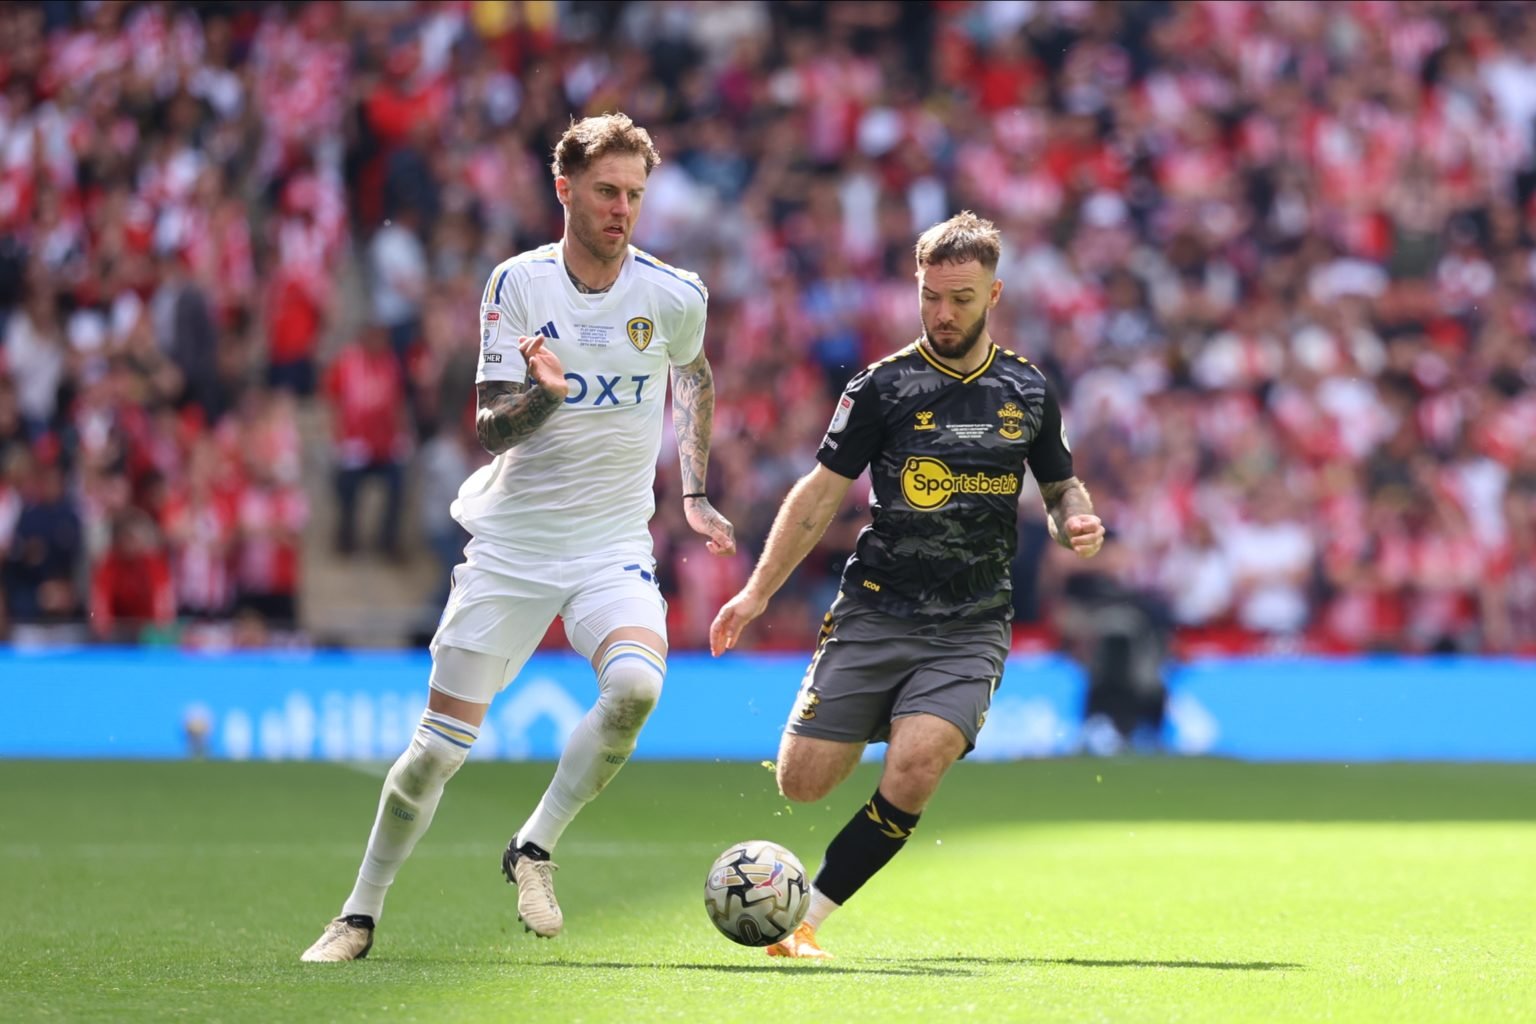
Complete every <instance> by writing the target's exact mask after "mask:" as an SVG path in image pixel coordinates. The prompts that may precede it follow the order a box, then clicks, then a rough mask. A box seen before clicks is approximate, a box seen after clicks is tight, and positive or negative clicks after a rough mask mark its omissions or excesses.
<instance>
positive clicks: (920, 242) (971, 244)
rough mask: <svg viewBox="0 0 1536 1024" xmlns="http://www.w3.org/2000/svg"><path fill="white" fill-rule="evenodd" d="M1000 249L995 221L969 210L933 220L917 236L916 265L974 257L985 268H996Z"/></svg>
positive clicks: (1001, 248)
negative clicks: (945, 218)
mask: <svg viewBox="0 0 1536 1024" xmlns="http://www.w3.org/2000/svg"><path fill="white" fill-rule="evenodd" d="M1002 253H1003V237H1002V235H1000V234H999V233H998V230H997V225H995V224H993V223H992V222H991V221H989V220H986V219H984V218H981V217H978V216H976V215H975V214H974V213H972V212H971V211H970V210H963V211H961V212H960V213H957V214H955V215H954V216H953V217H951V218H949V220H946V221H945V222H944V223H942V224H935V225H934V226H933V227H931V228H929V229H928V230H927V231H924V232H923V233H922V234H921V235H919V236H918V238H917V265H918V267H919V268H922V267H931V266H933V265H934V264H936V263H968V262H970V261H971V260H976V261H977V262H979V263H980V264H981V265H982V266H984V267H986V268H987V269H988V270H996V269H997V260H998V257H1000V256H1001V255H1002Z"/></svg>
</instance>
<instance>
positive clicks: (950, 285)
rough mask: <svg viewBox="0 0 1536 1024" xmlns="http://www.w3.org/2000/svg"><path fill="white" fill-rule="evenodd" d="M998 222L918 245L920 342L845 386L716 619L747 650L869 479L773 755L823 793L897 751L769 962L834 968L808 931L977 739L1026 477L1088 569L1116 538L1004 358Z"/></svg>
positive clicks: (892, 851) (1057, 418)
mask: <svg viewBox="0 0 1536 1024" xmlns="http://www.w3.org/2000/svg"><path fill="white" fill-rule="evenodd" d="M1000 253H1001V242H1000V239H999V236H998V232H997V229H996V228H995V227H993V225H992V224H991V223H990V222H989V221H986V220H982V219H981V218H979V217H976V216H975V215H974V214H971V213H969V212H966V213H961V214H959V215H957V216H955V217H952V218H950V219H949V220H947V221H945V222H944V223H942V224H938V225H936V226H934V227H932V228H929V229H928V230H927V231H925V232H924V233H923V235H922V237H921V238H919V239H918V242H917V283H918V294H919V308H920V310H921V313H922V322H923V336H922V337H921V338H919V339H918V340H917V341H915V342H913V343H912V344H911V345H908V346H907V347H906V348H903V349H902V350H901V351H899V352H897V353H896V354H895V355H892V356H890V357H888V358H886V359H883V360H881V361H880V362H878V363H875V364H874V365H872V366H870V367H869V368H868V369H866V370H864V371H863V372H861V373H859V374H857V375H856V376H855V377H854V378H853V379H852V380H851V381H849V383H848V386H847V388H846V389H845V390H844V391H843V394H842V397H841V398H840V399H839V400H838V403H837V409H836V411H835V413H834V414H833V416H832V422H831V425H830V426H829V427H828V428H827V434H826V437H825V438H824V439H823V440H822V443H821V449H820V450H819V451H818V452H817V454H816V459H817V463H818V465H817V466H816V467H815V468H814V469H812V470H811V472H810V473H808V474H806V475H805V476H804V477H802V478H801V479H800V480H799V482H798V483H796V484H795V486H794V487H793V488H792V489H791V490H790V492H789V496H788V497H786V498H785V499H784V504H783V505H782V506H781V507H780V509H779V512H778V516H777V517H776V518H775V520H774V524H773V528H772V530H771V531H770V533H769V536H768V543H767V545H766V547H765V548H764V550H763V553H762V557H761V558H759V559H758V563H757V568H756V569H755V570H754V571H753V573H752V576H751V578H750V579H749V580H748V581H747V584H746V586H745V587H743V588H742V590H741V592H740V593H739V594H737V595H736V596H735V597H733V598H732V599H731V600H730V601H729V602H727V603H726V605H725V606H724V607H723V608H721V609H720V613H719V614H718V615H717V616H716V617H715V621H714V623H713V624H712V625H711V627H710V635H709V641H710V650H711V652H712V653H713V654H715V655H716V656H719V655H720V654H721V653H723V652H724V651H727V650H729V649H730V648H732V647H733V646H735V644H736V642H737V640H739V639H740V637H741V634H742V630H743V629H745V628H746V626H747V625H748V624H749V623H750V622H752V620H753V619H755V618H757V617H758V616H759V615H761V614H762V613H763V610H764V609H765V608H766V607H767V605H768V601H769V599H770V598H771V597H772V596H773V594H774V593H775V592H776V591H777V590H778V589H779V587H781V586H782V585H783V584H784V581H785V580H786V579H788V578H789V575H790V573H791V572H793V571H794V568H795V566H797V565H798V564H799V563H800V561H801V559H803V558H804V557H805V556H806V555H807V554H808V553H809V552H810V551H811V549H812V548H813V547H814V546H815V544H816V542H817V541H818V540H819V539H820V538H821V535H822V534H823V533H824V532H825V530H826V528H827V526H828V524H830V523H831V521H832V518H833V516H834V515H835V514H836V512H837V510H838V507H839V506H840V505H841V503H842V500H843V497H844V495H846V494H847V492H848V488H849V486H850V485H851V484H852V483H853V481H854V480H855V479H856V478H857V477H858V476H859V474H860V473H862V472H863V471H864V469H865V467H868V468H869V471H870V474H871V479H872V483H873V492H874V500H873V502H872V507H871V513H872V521H871V523H870V524H869V525H868V526H866V527H865V528H864V530H863V531H862V532H861V533H860V534H859V539H858V546H857V549H856V551H855V553H854V555H853V556H852V557H851V558H850V559H849V560H848V564H847V566H846V567H845V568H844V570H843V579H842V587H841V590H840V593H839V594H838V597H837V599H836V600H835V601H834V602H833V603H832V608H831V610H830V611H829V612H828V613H827V616H826V620H825V622H824V623H823V626H822V630H821V637H820V639H819V641H818V642H817V646H816V653H815V655H814V656H813V657H812V658H811V663H810V667H809V668H808V669H807V670H806V673H805V678H804V682H803V683H802V685H801V688H800V694H799V697H798V698H797V699H796V701H795V704H794V707H793V709H792V710H791V712H790V715H789V722H788V724H787V725H786V726H785V728H784V736H783V742H782V744H781V746H780V747H779V760H778V780H779V790H780V792H782V793H783V794H784V796H785V797H787V798H788V799H790V800H796V801H807V802H808V801H815V800H821V799H823V798H824V797H825V796H826V795H827V794H828V793H830V792H831V791H832V790H833V789H834V788H835V787H836V786H837V785H838V784H839V783H840V782H842V781H843V780H844V779H846V778H847V777H848V774H849V773H850V772H851V771H852V770H853V768H854V766H855V765H857V764H858V762H859V758H860V756H861V755H862V754H863V752H864V747H865V745H866V744H868V743H871V742H887V743H889V747H888V748H887V750H886V755H885V766H884V770H883V772H882V774H881V777H880V785H879V787H878V788H877V789H876V790H875V793H874V795H873V796H872V797H870V799H869V801H868V802H867V803H866V804H865V805H864V806H863V807H861V808H860V809H859V810H858V811H857V812H855V814H854V815H853V817H852V818H851V819H850V820H849V822H848V824H847V825H845V826H843V829H842V831H841V832H839V833H838V834H837V835H836V836H835V837H834V838H833V839H832V842H831V844H830V845H828V847H827V851H826V856H825V859H824V860H823V862H822V865H821V870H820V871H819V872H818V874H817V875H816V879H815V886H814V888H813V890H812V894H811V908H810V911H809V913H807V915H806V918H805V921H804V922H803V923H802V924H801V925H800V927H799V928H798V929H797V930H796V931H795V933H794V934H793V935H792V936H790V937H789V938H787V939H785V940H784V941H783V942H780V943H777V944H775V945H773V946H770V947H768V953H769V955H771V956H790V957H827V956H828V955H829V954H828V953H827V952H825V951H824V950H822V949H821V947H820V946H819V945H818V944H817V941H816V930H817V929H818V928H819V927H820V926H821V924H822V922H823V921H825V920H826V918H827V916H828V915H829V914H831V912H832V911H834V910H836V909H837V908H838V907H840V906H841V905H842V904H843V903H845V902H847V900H848V898H849V897H851V896H852V895H853V894H854V893H855V892H857V891H858V890H859V888H860V887H861V886H862V885H863V884H864V883H865V882H867V881H869V879H870V878H872V877H873V876H874V874H875V872H877V871H879V870H880V869H881V868H882V867H884V866H885V865H886V863H888V862H889V861H890V859H891V858H892V857H893V856H895V855H896V852H897V851H898V850H900V849H901V847H902V846H903V845H904V844H905V843H906V841H907V839H908V837H909V836H911V834H912V830H913V829H914V828H916V827H917V822H918V818H919V816H920V815H921V814H922V811H923V808H924V807H926V806H927V804H928V801H929V799H930V798H932V796H933V794H934V792H935V791H936V790H937V789H938V786H939V780H940V779H941V778H943V776H944V773H945V771H947V770H948V768H949V766H950V765H951V764H953V763H954V762H955V761H956V760H958V759H959V758H961V757H964V756H965V755H966V754H967V753H969V752H970V751H971V750H972V749H973V748H974V747H975V745H976V735H977V733H978V732H979V731H980V730H981V726H982V722H983V721H984V720H985V718H986V714H987V708H988V707H989V705H990V704H991V700H992V694H993V692H994V691H995V690H996V689H997V685H998V683H999V681H1000V680H1001V678H1002V673H1003V661H1004V659H1005V658H1006V657H1007V654H1008V648H1009V638H1010V636H1009V635H1010V630H1009V622H1010V619H1011V617H1012V600H1011V594H1012V584H1011V582H1010V580H1009V565H1010V563H1011V561H1012V559H1013V556H1014V553H1015V548H1016V546H1017V523H1018V502H1019V491H1020V487H1021V485H1022V481H1023V479H1024V472H1025V466H1026V465H1027V466H1028V467H1029V469H1030V471H1031V472H1032V473H1033V474H1034V477H1035V480H1036V482H1037V484H1038V485H1039V488H1040V494H1041V497H1042V498H1043V500H1044V502H1045V509H1046V512H1047V513H1048V516H1049V519H1048V526H1049V529H1050V532H1051V536H1052V537H1053V538H1055V540H1056V542H1057V543H1059V544H1061V545H1062V546H1063V547H1066V548H1069V549H1070V550H1072V551H1074V552H1076V553H1077V554H1078V555H1080V556H1082V557H1083V558H1091V557H1093V556H1094V555H1095V554H1097V553H1098V551H1099V548H1100V547H1101V546H1102V545H1103V543H1104V527H1103V524H1102V523H1100V521H1099V518H1098V517H1097V516H1096V515H1094V514H1093V504H1092V502H1091V501H1090V499H1089V497H1088V491H1087V489H1086V488H1084V487H1083V485H1082V484H1081V483H1080V482H1079V481H1078V480H1077V478H1076V477H1075V476H1073V474H1072V454H1071V450H1070V448H1069V446H1068V443H1067V433H1066V429H1065V427H1064V425H1063V423H1062V418H1061V407H1060V406H1059V405H1058V403H1057V400H1056V396H1055V393H1054V392H1053V390H1052V389H1051V387H1050V385H1049V384H1047V382H1046V379H1045V375H1044V374H1042V373H1041V372H1040V370H1039V369H1038V368H1037V367H1035V366H1034V365H1033V364H1031V363H1030V362H1029V360H1027V359H1025V358H1024V357H1022V356H1018V355H1015V354H1014V353H1012V352H1010V351H1008V350H1007V349H1001V348H998V347H997V345H995V344H994V343H993V341H992V338H991V337H990V335H989V334H988V332H987V313H988V311H989V310H991V309H992V308H993V307H994V306H995V305H997V301H998V299H999V297H1001V295H1002V291H1003V283H1002V282H1001V281H999V280H997V279H996V276H995V275H996V271H997V261H998V257H999V255H1000Z"/></svg>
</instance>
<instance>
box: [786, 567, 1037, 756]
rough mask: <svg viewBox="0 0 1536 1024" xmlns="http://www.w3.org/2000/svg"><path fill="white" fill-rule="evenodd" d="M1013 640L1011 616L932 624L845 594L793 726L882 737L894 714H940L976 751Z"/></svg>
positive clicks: (822, 735) (840, 737)
mask: <svg viewBox="0 0 1536 1024" xmlns="http://www.w3.org/2000/svg"><path fill="white" fill-rule="evenodd" d="M1008 645H1009V629H1008V623H1006V622H1004V621H1002V620H1000V619H999V620H994V621H985V622H964V621H957V622H942V623H936V624H933V625H925V624H923V623H919V622H915V621H913V620H911V619H901V618H896V617H895V616H892V615H885V614H883V613H881V612H877V611H875V610H874V609H872V608H867V607H865V606H864V605H861V604H859V603H857V602H855V601H850V600H848V599H847V598H846V597H844V596H842V595H838V598H837V600H836V601H834V602H832V610H831V611H829V612H828V613H827V621H826V622H825V623H823V625H822V632H821V640H820V642H819V644H818V645H817V647H816V654H815V656H814V657H812V658H811V664H810V667H809V668H807V669H806V671H805V680H804V681H803V682H802V683H801V685H800V695H799V697H798V698H796V700H795V706H794V708H793V709H791V711H790V713H789V725H788V726H787V728H788V730H789V731H790V732H792V733H794V734H795V735H796V736H814V737H815V738H817V739H823V740H837V741H840V742H843V743H883V742H885V741H886V740H888V739H889V738H890V735H891V720H892V719H893V718H901V717H902V716H904V715H918V714H925V715H936V716H937V717H939V718H942V719H944V720H945V721H946V722H950V723H952V724H953V725H954V726H955V728H957V729H959V730H960V731H961V732H962V733H963V734H964V735H965V742H966V748H965V749H966V753H970V752H971V750H973V749H974V748H975V746H976V734H977V733H978V732H980V731H981V725H982V723H983V722H984V721H986V717H987V708H988V707H990V706H991V704H992V693H993V691H995V690H996V689H997V684H998V683H999V682H1000V681H1001V680H1002V677H1003V660H1004V659H1005V658H1006V657H1007V656H1008Z"/></svg>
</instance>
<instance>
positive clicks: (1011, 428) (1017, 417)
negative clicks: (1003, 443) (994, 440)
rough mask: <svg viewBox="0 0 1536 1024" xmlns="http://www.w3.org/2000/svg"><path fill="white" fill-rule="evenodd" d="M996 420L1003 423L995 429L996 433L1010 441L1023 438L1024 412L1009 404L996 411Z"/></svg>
mask: <svg viewBox="0 0 1536 1024" xmlns="http://www.w3.org/2000/svg"><path fill="white" fill-rule="evenodd" d="M997 418H998V419H1000V420H1002V421H1003V425H1002V426H1000V427H998V428H997V432H998V433H999V434H1002V435H1003V436H1004V437H1006V438H1007V439H1008V440H1010V441H1017V440H1018V439H1019V438H1021V437H1023V436H1024V429H1023V425H1024V410H1023V409H1020V408H1019V407H1018V406H1016V405H1014V404H1013V403H1012V402H1009V403H1008V404H1007V405H1005V406H1003V407H1002V408H1001V409H999V410H998V411H997Z"/></svg>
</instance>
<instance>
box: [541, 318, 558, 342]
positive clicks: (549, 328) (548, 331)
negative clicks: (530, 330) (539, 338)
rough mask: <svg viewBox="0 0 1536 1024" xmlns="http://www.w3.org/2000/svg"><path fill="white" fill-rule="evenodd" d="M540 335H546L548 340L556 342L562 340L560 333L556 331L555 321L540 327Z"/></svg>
mask: <svg viewBox="0 0 1536 1024" xmlns="http://www.w3.org/2000/svg"><path fill="white" fill-rule="evenodd" d="M539 333H540V334H542V335H544V337H546V338H551V339H553V340H555V341H559V340H560V332H559V331H557V330H555V322H554V321H553V320H551V321H549V322H548V323H547V324H545V325H544V326H543V327H540V328H539Z"/></svg>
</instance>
